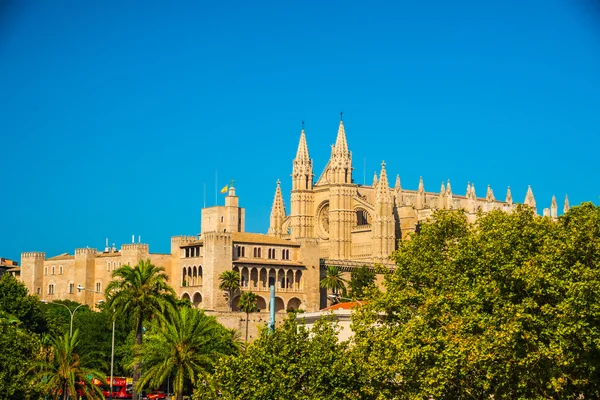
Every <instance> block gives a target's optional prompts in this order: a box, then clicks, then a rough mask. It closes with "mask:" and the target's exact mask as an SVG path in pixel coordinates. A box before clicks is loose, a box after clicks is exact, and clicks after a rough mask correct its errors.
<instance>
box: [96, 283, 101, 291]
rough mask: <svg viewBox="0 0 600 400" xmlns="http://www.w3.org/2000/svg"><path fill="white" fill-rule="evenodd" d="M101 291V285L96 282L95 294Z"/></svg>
mask: <svg viewBox="0 0 600 400" xmlns="http://www.w3.org/2000/svg"><path fill="white" fill-rule="evenodd" d="M101 291H102V284H101V283H100V282H96V292H101Z"/></svg>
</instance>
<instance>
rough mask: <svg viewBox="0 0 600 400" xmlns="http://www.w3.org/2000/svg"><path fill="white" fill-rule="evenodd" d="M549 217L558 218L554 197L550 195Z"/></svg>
mask: <svg viewBox="0 0 600 400" xmlns="http://www.w3.org/2000/svg"><path fill="white" fill-rule="evenodd" d="M550 216H551V217H552V218H556V217H558V204H557V203H556V196H554V195H552V203H550Z"/></svg>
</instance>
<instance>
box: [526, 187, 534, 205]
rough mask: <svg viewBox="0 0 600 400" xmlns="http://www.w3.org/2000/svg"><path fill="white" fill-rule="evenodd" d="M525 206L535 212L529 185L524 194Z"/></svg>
mask: <svg viewBox="0 0 600 400" xmlns="http://www.w3.org/2000/svg"><path fill="white" fill-rule="evenodd" d="M524 204H525V205H528V206H529V207H531V208H533V209H534V210H535V197H533V190H531V185H529V186H527V193H526V194H525V201H524Z"/></svg>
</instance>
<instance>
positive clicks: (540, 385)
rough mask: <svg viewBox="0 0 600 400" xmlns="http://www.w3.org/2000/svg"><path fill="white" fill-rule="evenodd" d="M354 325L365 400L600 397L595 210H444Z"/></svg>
mask: <svg viewBox="0 0 600 400" xmlns="http://www.w3.org/2000/svg"><path fill="white" fill-rule="evenodd" d="M393 257H394V259H395V261H396V264H397V268H396V269H395V270H394V271H393V272H389V273H387V274H386V276H385V282H384V285H385V287H386V291H385V292H382V293H378V294H377V295H376V296H375V298H374V299H373V300H371V301H369V303H368V304H366V305H365V306H363V307H361V308H360V310H358V311H357V312H356V313H355V315H354V318H353V330H354V331H355V337H354V342H355V345H354V347H353V357H354V359H356V360H360V364H361V365H363V366H364V372H365V376H366V377H367V378H368V379H367V382H368V384H367V385H365V386H364V387H362V388H361V391H362V394H363V395H364V396H370V395H374V394H378V395H379V396H381V397H382V398H390V399H393V398H397V399H413V398H427V397H428V396H430V395H431V396H433V397H434V398H452V399H472V398H479V399H483V398H490V397H492V396H493V397H494V398H511V399H513V398H514V399H517V398H519V399H549V398H555V399H557V398H578V396H580V395H583V396H585V398H586V399H587V398H598V397H599V396H600V380H599V379H598V371H600V350H599V349H600V331H599V330H598V326H600V307H599V306H598V305H599V304H600V273H599V272H600V271H599V268H600V208H599V207H595V206H593V205H592V204H584V205H582V206H579V207H574V208H572V209H571V210H570V211H569V212H568V213H566V214H565V215H564V216H561V217H560V218H559V219H558V221H557V222H554V221H552V220H551V219H550V218H542V217H538V216H535V215H534V214H533V212H532V210H531V209H529V208H527V207H518V208H517V210H515V211H514V212H512V213H510V214H509V213H505V212H502V211H492V212H489V213H487V214H484V215H480V216H479V219H478V220H477V223H476V224H470V223H469V222H468V221H467V218H466V216H465V215H464V213H462V212H454V211H452V212H449V211H443V212H438V213H436V214H435V215H434V219H433V221H432V222H429V223H425V224H422V226H421V230H420V233H419V234H416V235H413V236H412V238H411V239H410V240H407V241H403V242H402V243H401V245H400V248H399V249H398V250H397V251H396V252H395V253H394V255H393Z"/></svg>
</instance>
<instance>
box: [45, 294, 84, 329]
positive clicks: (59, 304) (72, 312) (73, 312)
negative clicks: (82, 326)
mask: <svg viewBox="0 0 600 400" xmlns="http://www.w3.org/2000/svg"><path fill="white" fill-rule="evenodd" d="M42 303H46V304H55V305H57V306H63V307H64V308H66V309H67V310H69V314H71V327H70V329H69V334H70V336H73V317H74V316H75V311H77V309H78V308H79V307H81V306H84V305H85V304H80V305H78V306H77V307H75V309H74V310H73V311H71V309H70V308H69V307H67V305H65V304H62V303H55V302H53V301H50V302H48V301H47V300H42Z"/></svg>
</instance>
